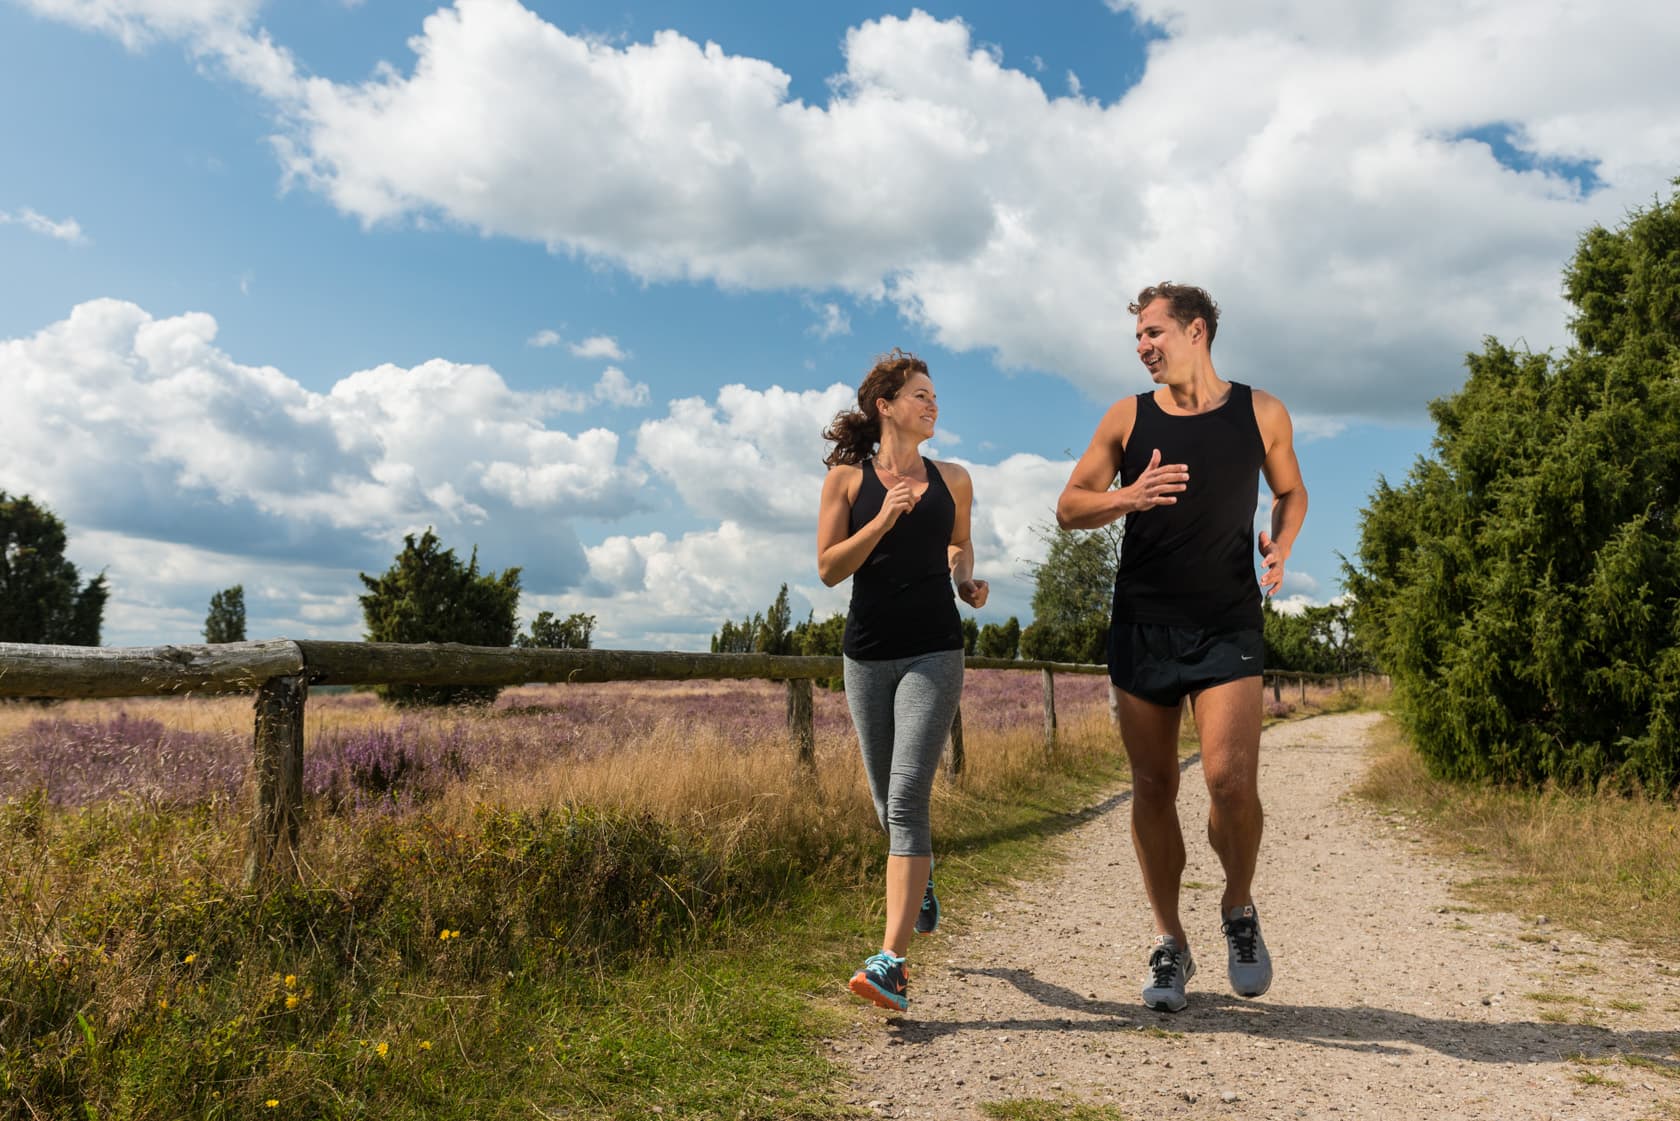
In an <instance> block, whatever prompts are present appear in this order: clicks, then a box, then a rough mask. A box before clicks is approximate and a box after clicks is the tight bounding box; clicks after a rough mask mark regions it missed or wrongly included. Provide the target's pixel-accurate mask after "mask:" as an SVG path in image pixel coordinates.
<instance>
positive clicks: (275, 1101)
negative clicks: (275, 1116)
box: [263, 1098, 280, 1109]
mask: <svg viewBox="0 0 1680 1121" xmlns="http://www.w3.org/2000/svg"><path fill="white" fill-rule="evenodd" d="M263 1104H264V1105H266V1106H267V1107H268V1108H270V1109H273V1108H274V1107H275V1106H277V1105H279V1104H280V1099H279V1098H269V1099H268V1100H267V1101H266V1102H263Z"/></svg>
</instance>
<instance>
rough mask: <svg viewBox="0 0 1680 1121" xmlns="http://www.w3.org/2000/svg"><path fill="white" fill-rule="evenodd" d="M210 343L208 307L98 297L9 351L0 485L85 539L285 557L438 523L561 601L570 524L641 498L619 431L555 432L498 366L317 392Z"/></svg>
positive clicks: (361, 377)
mask: <svg viewBox="0 0 1680 1121" xmlns="http://www.w3.org/2000/svg"><path fill="white" fill-rule="evenodd" d="M215 335H216V323H215V320H214V319H212V318H211V317H210V316H208V315H204V314H202V313H189V314H184V315H178V316H172V317H166V318H154V317H153V316H151V315H150V314H148V313H147V312H146V311H144V310H143V309H141V308H139V307H137V306H135V305H134V304H131V303H126V302H123V301H119V300H95V301H90V302H88V303H84V304H81V305H79V306H77V307H76V308H75V309H74V310H73V311H72V312H71V314H70V316H69V317H68V318H67V319H65V320H63V321H61V322H58V323H55V324H53V325H51V326H49V327H47V328H45V329H44V330H42V331H40V332H38V333H36V334H35V335H33V336H30V337H27V338H17V339H9V340H3V341H0V380H3V381H4V383H5V384H6V386H7V388H8V398H9V400H8V402H7V409H6V411H5V413H4V414H3V416H0V477H4V478H5V479H7V480H8V483H9V489H14V490H18V491H23V492H27V493H31V494H35V495H38V496H40V497H41V498H43V500H45V501H48V502H49V504H51V505H52V506H53V507H54V508H55V510H57V512H58V513H59V514H60V516H61V517H64V518H66V520H67V521H68V522H70V523H71V524H72V525H75V526H77V527H80V528H84V529H87V530H95V531H106V532H114V533H127V534H131V535H134V536H137V537H150V538H165V539H167V540H170V541H171V542H173V543H174V544H177V545H180V546H185V547H191V548H196V549H202V550H208V551H220V552H227V553H235V554H239V555H244V556H252V557H256V556H261V557H268V558H271V559H277V560H285V561H290V562H305V561H313V562H317V563H333V562H337V563H340V564H343V565H364V566H365V565H369V564H374V563H379V562H381V561H384V562H388V560H389V557H390V555H391V546H392V544H393V542H396V541H399V540H400V538H401V536H402V534H403V533H405V532H411V531H418V530H420V529H423V528H424V527H426V526H428V525H432V526H436V527H437V528H438V531H439V534H440V535H441V536H442V537H443V538H444V539H445V541H446V543H449V544H457V543H459V544H460V545H462V547H463V548H470V546H471V545H472V544H473V543H475V542H476V543H478V544H479V545H481V546H482V548H483V551H484V555H485V558H486V560H487V562H489V563H493V564H497V565H505V564H509V563H517V564H523V565H524V566H525V567H526V570H527V573H528V574H529V579H530V582H531V583H533V584H535V585H537V586H542V585H551V586H553V587H555V588H556V589H558V588H561V587H565V586H567V585H569V584H570V583H572V582H575V581H576V580H577V579H579V578H581V576H582V574H583V570H584V557H583V551H582V547H581V545H580V544H579V543H578V540H577V537H576V535H575V533H574V532H573V530H572V528H571V522H572V520H574V519H576V518H580V517H592V518H604V517H616V516H619V515H621V514H623V513H626V512H630V511H634V510H636V509H638V508H640V506H641V504H642V501H643V498H642V495H643V490H642V484H643V482H644V478H645V476H644V473H643V471H642V469H641V468H640V467H638V466H636V465H635V464H633V463H629V462H626V461H624V460H623V459H622V457H621V448H620V441H619V437H618V435H617V434H616V433H614V432H612V431H609V430H607V429H604V428H599V427H594V428H588V429H585V430H583V431H579V432H566V431H560V430H556V429H553V428H549V427H547V426H546V425H545V423H544V422H543V417H545V416H546V415H548V414H549V413H550V412H552V410H553V406H554V404H555V399H554V397H553V395H552V394H543V393H535V394H527V393H520V392H517V391H515V390H512V389H510V388H509V387H508V385H507V384H506V382H504V381H503V380H502V378H501V376H500V375H499V374H497V373H496V371H495V370H493V369H491V368H489V367H488V366H482V365H466V364H458V363H452V362H446V361H443V360H441V359H434V360H432V361H429V362H424V363H421V364H420V365H418V366H415V367H412V368H403V367H399V366H394V365H383V366H378V367H375V368H373V369H369V370H360V371H356V372H353V373H350V374H348V375H346V376H345V377H343V378H342V379H340V380H339V381H338V382H337V383H336V384H335V385H334V386H333V387H332V389H331V390H330V391H329V392H327V393H324V394H323V393H314V392H311V391H309V390H306V389H304V388H303V387H302V386H300V385H299V384H298V383H297V382H296V381H294V380H292V379H291V378H289V377H287V376H286V375H285V374H284V373H282V372H281V371H280V370H277V369H275V368H273V367H271V366H251V365H246V364H243V363H241V362H238V361H236V360H235V359H233V358H232V357H231V356H229V355H228V354H227V353H226V352H224V351H222V350H221V349H219V348H218V347H217V346H216V345H215ZM603 385H604V386H605V388H604V389H603V390H602V391H601V392H603V393H604V394H607V395H612V396H616V397H618V398H621V399H622V398H623V397H624V396H625V395H626V394H633V393H634V389H635V387H627V384H626V383H624V382H621V381H617V380H614V379H610V378H609V379H605V380H604V382H603ZM641 388H642V392H644V393H645V387H641Z"/></svg>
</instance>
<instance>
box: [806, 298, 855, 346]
mask: <svg viewBox="0 0 1680 1121" xmlns="http://www.w3.org/2000/svg"><path fill="white" fill-rule="evenodd" d="M810 307H811V308H812V310H814V311H816V313H817V315H818V316H819V318H818V320H817V322H815V323H813V324H811V326H810V327H808V328H807V331H808V332H809V333H810V334H813V335H815V336H817V338H819V339H832V338H833V337H834V336H836V335H849V334H851V333H852V318H851V316H849V315H847V314H846V311H845V309H844V308H842V307H841V306H840V305H839V304H837V303H835V302H834V301H832V300H829V301H827V302H825V303H821V304H815V303H813V304H811V305H810Z"/></svg>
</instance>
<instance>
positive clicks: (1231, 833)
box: [1190, 677, 1265, 918]
mask: <svg viewBox="0 0 1680 1121" xmlns="http://www.w3.org/2000/svg"><path fill="white" fill-rule="evenodd" d="M1190 705H1191V708H1192V710H1193V711H1194V712H1195V715H1196V728H1197V731H1198V732H1199V733H1200V734H1201V742H1202V774H1203V775H1204V776H1205V777H1206V778H1207V787H1208V842H1209V843H1210V844H1212V845H1213V851H1214V852H1216V853H1218V854H1219V863H1220V864H1221V865H1223V866H1224V868H1225V894H1224V897H1223V898H1222V899H1221V901H1220V916H1221V917H1222V918H1223V917H1224V916H1226V915H1229V914H1230V913H1231V911H1232V909H1233V908H1236V907H1241V906H1243V905H1245V904H1248V903H1252V902H1254V868H1255V864H1256V863H1257V861H1258V860H1259V856H1260V834H1261V832H1262V830H1263V828H1264V825H1265V817H1264V814H1263V812H1262V810H1261V808H1260V717H1261V708H1262V705H1261V679H1260V678H1258V677H1244V678H1239V679H1238V680H1236V681H1228V682H1226V683H1224V684H1223V685H1215V686H1212V687H1211V688H1208V689H1203V690H1201V691H1200V692H1197V693H1193V694H1191V696H1190Z"/></svg>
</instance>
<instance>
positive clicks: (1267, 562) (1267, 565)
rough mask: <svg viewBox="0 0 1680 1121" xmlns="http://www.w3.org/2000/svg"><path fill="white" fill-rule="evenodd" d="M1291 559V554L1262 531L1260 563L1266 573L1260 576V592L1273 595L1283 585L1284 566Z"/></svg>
mask: <svg viewBox="0 0 1680 1121" xmlns="http://www.w3.org/2000/svg"><path fill="white" fill-rule="evenodd" d="M1288 559H1289V554H1288V552H1286V551H1285V550H1284V549H1283V548H1282V547H1281V546H1279V545H1278V543H1277V542H1276V541H1273V540H1272V535H1271V534H1269V533H1267V532H1266V531H1265V530H1261V531H1260V563H1261V565H1262V566H1263V567H1264V569H1265V571H1264V572H1262V573H1261V574H1260V590H1261V591H1262V592H1264V593H1265V594H1266V595H1271V594H1272V593H1273V592H1275V591H1277V590H1278V588H1279V587H1281V586H1282V585H1283V565H1284V562H1285V561H1287V560H1288Z"/></svg>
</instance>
